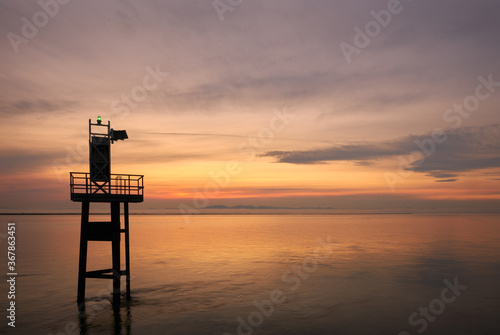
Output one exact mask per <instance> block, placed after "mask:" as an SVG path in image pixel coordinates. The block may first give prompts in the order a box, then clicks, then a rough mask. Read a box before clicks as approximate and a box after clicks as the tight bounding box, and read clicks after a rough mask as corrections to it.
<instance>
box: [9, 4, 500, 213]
mask: <svg viewBox="0 0 500 335" xmlns="http://www.w3.org/2000/svg"><path fill="white" fill-rule="evenodd" d="M499 17H500V6H499V4H498V1H488V0H485V1H472V0H469V1H465V0H453V1H452V0H449V1H447V0H438V1H431V0H419V1H417V0H413V1H411V0H401V1H397V0H390V1H374V0H370V1H347V0H345V1H340V0H339V1H327V0H310V1H306V0H300V1H299V0H288V1H279V0H278V1H263V0H231V1H229V0H216V1H189V0H188V1H166V0H146V1H106V2H102V1H79V0H72V1H68V0H59V1H56V0H40V1H8V0H0V31H1V33H2V34H1V36H2V37H1V39H0V59H1V63H0V92H1V93H0V116H1V118H2V122H1V125H0V129H1V132H0V157H1V166H0V212H18V211H26V212H29V211H40V210H66V209H77V208H78V204H75V203H72V202H71V201H70V199H69V172H70V171H81V172H85V171H88V169H89V167H88V120H89V119H92V120H95V119H96V118H97V116H98V115H99V116H101V117H102V119H103V121H104V122H107V121H108V120H110V121H111V127H112V128H114V129H125V130H126V131H127V133H128V136H129V139H127V140H126V141H123V142H122V141H120V142H116V143H114V144H113V145H112V149H111V151H112V167H111V169H112V172H113V173H130V174H143V175H145V202H144V203H143V204H140V205H137V206H136V207H135V208H139V209H142V210H146V209H148V210H149V209H151V210H162V209H166V208H170V209H172V208H173V209H178V208H179V206H181V207H180V208H184V209H185V210H186V209H187V210H193V211H197V210H201V209H204V208H207V207H209V206H217V205H226V206H236V205H247V206H274V207H294V208H301V207H328V208H335V209H345V210H402V209H405V210H410V211H411V210H417V209H432V208H436V209H443V210H444V209H446V210H451V211H457V210H461V209H464V208H465V209H470V210H474V211H479V212H481V211H485V212H487V211H491V210H493V209H495V208H500V206H499V205H500V175H499V172H500V136H499V135H500V120H499V115H500V113H499V112H500V110H499V108H500V57H499V56H500V44H499V43H498V38H499V33H500V20H498V18H499ZM134 206H135V205H134Z"/></svg>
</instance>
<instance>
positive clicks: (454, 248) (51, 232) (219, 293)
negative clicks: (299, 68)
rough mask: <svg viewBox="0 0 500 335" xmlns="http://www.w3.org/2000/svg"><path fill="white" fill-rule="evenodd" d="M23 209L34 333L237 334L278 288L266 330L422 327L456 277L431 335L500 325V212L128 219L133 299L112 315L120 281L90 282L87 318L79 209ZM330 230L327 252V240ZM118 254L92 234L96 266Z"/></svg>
mask: <svg viewBox="0 0 500 335" xmlns="http://www.w3.org/2000/svg"><path fill="white" fill-rule="evenodd" d="M16 219H17V222H18V227H19V228H18V235H17V236H18V241H19V259H18V263H19V267H20V271H19V273H20V276H19V278H18V283H19V285H18V289H19V292H20V294H19V297H18V306H20V308H19V311H18V313H19V314H18V320H19V328H24V329H26V330H33V331H34V332H35V333H42V334H47V333H49V332H53V333H57V332H60V331H64V327H65V325H68V324H69V325H75V327H77V328H78V329H80V328H82V329H81V330H82V333H87V334H99V333H110V332H115V333H116V332H117V331H121V332H122V333H123V332H126V331H127V329H129V330H130V331H131V332H132V333H139V334H142V333H146V332H147V333H149V334H160V333H161V334H163V333H165V331H166V330H168V333H171V334H200V333H203V334H223V333H224V332H228V333H230V334H236V333H237V327H238V325H239V321H238V317H241V318H242V319H244V320H247V318H248V316H249V315H251V313H252V312H255V311H258V309H257V308H256V307H255V305H254V301H257V302H263V301H266V300H269V299H270V294H271V292H273V291H274V290H280V291H281V292H282V294H283V295H284V296H286V301H285V302H284V303H281V304H276V305H275V306H274V310H273V312H272V315H271V316H270V317H264V320H263V322H262V324H261V325H260V326H259V327H255V329H254V331H255V333H256V334H258V333H259V332H260V333H262V334H267V333H287V334H305V333H307V334H323V333H331V334H333V333H335V334H377V333H380V334H390V333H394V334H399V332H400V331H408V332H409V333H410V334H416V333H417V332H416V331H417V329H418V327H413V326H411V325H410V324H409V323H408V317H409V316H410V315H411V314H412V313H414V312H416V311H417V310H418V308H419V307H421V306H426V305H428V304H429V303H430V302H431V301H432V300H433V299H436V298H439V296H440V293H441V291H442V289H443V288H444V287H445V284H444V280H446V279H447V280H449V281H451V282H453V280H454V278H456V277H457V278H458V281H459V282H460V284H464V285H467V286H468V288H467V290H465V291H464V292H463V294H462V295H461V296H460V297H457V299H456V301H455V302H454V303H453V304H449V305H446V309H445V311H444V312H443V313H442V314H441V315H439V317H438V318H437V320H436V321H434V322H429V325H428V328H427V330H426V333H427V334H447V333H450V334H451V333H453V334H470V333H474V334H483V333H484V334H488V333H494V332H496V331H498V330H499V329H498V326H497V325H496V324H495V323H494V321H493V320H496V316H497V315H498V312H499V309H500V304H499V301H500V289H499V288H498V286H497V281H498V278H499V275H500V266H499V264H500V244H499V241H500V230H499V228H498V227H497V222H498V216H413V215H375V216H367V215H363V216H279V215H275V216H260V215H257V216H199V217H193V218H192V219H191V223H190V224H185V222H184V221H183V219H182V217H180V216H132V218H131V256H132V257H131V269H132V284H131V286H132V300H131V301H129V302H127V301H123V302H122V305H121V306H120V308H119V309H118V310H116V311H114V310H113V308H112V306H111V304H110V303H109V301H107V299H109V298H110V296H111V295H110V289H109V288H110V284H111V281H107V280H88V282H87V298H88V303H87V312H86V313H84V314H82V315H80V316H79V314H78V312H77V309H76V302H75V300H76V282H77V281H76V280H77V268H78V266H77V265H78V264H77V260H78V241H79V218H78V217H76V216H71V217H49V216H43V217H24V216H22V217H21V216H20V217H18V218H16ZM328 236H330V240H331V242H332V243H330V244H328V247H329V249H328V252H326V251H327V249H324V248H323V249H321V244H320V243H319V242H318V241H317V239H318V238H320V239H322V240H323V241H325V240H326V239H327V237H328ZM318 248H319V249H318ZM320 256H321V257H320ZM110 258H111V257H110V246H109V244H108V243H106V242H91V246H90V248H89V270H94V269H99V268H105V267H108V266H109V264H110ZM304 260H308V261H307V262H308V263H306V265H304V263H303V262H304ZM315 263H317V265H315ZM307 266H308V267H307ZM297 269H298V270H297ZM299 270H300V272H298V271H299ZM307 270H309V272H308V271H307ZM284 278H286V279H284ZM21 306H23V308H21ZM495 313H496V314H495ZM451 331H453V332H451Z"/></svg>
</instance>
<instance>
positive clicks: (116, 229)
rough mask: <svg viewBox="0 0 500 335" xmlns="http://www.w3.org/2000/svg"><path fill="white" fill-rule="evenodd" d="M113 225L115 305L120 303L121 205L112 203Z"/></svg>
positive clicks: (112, 247)
mask: <svg viewBox="0 0 500 335" xmlns="http://www.w3.org/2000/svg"><path fill="white" fill-rule="evenodd" d="M111 224H112V226H113V228H112V229H113V240H112V241H111V249H112V259H113V304H119V303H120V277H121V270H120V228H121V227H120V203H119V202H112V203H111Z"/></svg>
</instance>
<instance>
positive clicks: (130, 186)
mask: <svg viewBox="0 0 500 335" xmlns="http://www.w3.org/2000/svg"><path fill="white" fill-rule="evenodd" d="M70 192H71V194H88V195H92V194H96V195H97V194H108V195H140V196H142V195H143V192H144V175H133V174H111V175H110V178H109V180H107V181H106V180H92V178H90V173H87V172H70Z"/></svg>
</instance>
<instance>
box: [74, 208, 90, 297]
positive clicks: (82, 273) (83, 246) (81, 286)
mask: <svg viewBox="0 0 500 335" xmlns="http://www.w3.org/2000/svg"><path fill="white" fill-rule="evenodd" d="M89 207H90V203H89V202H88V201H83V202H82V220H81V228H80V263H79V266H78V295H77V302H78V303H81V302H83V301H85V277H86V274H87V243H88V240H87V226H88V223H89Z"/></svg>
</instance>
